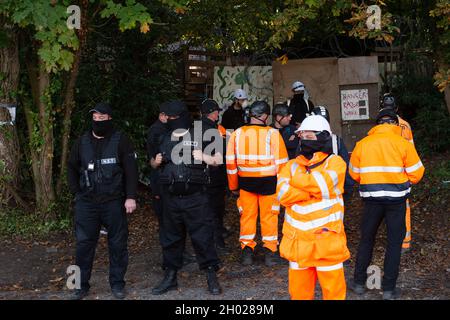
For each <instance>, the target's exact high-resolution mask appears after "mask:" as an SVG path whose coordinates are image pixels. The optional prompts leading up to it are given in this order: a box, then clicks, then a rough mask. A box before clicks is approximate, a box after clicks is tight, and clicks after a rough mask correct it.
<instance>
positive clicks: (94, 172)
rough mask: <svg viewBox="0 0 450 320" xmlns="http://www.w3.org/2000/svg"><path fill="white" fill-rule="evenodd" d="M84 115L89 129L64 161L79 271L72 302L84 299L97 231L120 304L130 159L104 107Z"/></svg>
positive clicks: (131, 186) (133, 174)
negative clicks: (104, 238) (104, 237)
mask: <svg viewBox="0 0 450 320" xmlns="http://www.w3.org/2000/svg"><path fill="white" fill-rule="evenodd" d="M90 113H91V114H92V130H90V131H88V132H86V133H85V134H83V136H82V137H81V138H80V139H78V140H77V141H76V143H75V144H74V145H73V147H72V150H71V154H70V159H69V161H68V172H67V174H68V182H69V187H70V190H71V191H72V192H73V193H74V194H75V195H76V197H75V233H76V240H77V244H76V264H77V265H78V266H79V267H80V270H81V289H77V290H76V291H75V294H74V296H73V299H82V298H83V297H85V296H86V295H87V294H88V291H89V287H90V286H89V279H90V277H91V270H92V264H93V261H94V256H95V248H96V246H97V241H98V237H99V232H100V228H101V226H104V227H106V229H107V230H108V247H109V262H110V269H109V283H110V286H111V290H112V293H113V295H114V296H115V297H116V298H119V299H123V298H124V297H125V290H124V287H125V281H124V276H125V272H126V270H127V267H128V247H127V240H128V222H127V217H126V213H131V212H133V211H134V210H135V209H136V200H135V199H136V191H137V181H138V171H137V164H136V156H135V152H134V150H133V146H132V144H131V142H130V140H129V139H128V138H127V137H126V136H125V135H124V134H122V133H121V132H119V131H116V130H115V129H114V128H113V125H112V122H111V121H112V120H111V119H112V118H111V107H110V106H109V105H108V104H105V103H99V104H97V105H96V106H95V108H94V109H92V110H91V111H90Z"/></svg>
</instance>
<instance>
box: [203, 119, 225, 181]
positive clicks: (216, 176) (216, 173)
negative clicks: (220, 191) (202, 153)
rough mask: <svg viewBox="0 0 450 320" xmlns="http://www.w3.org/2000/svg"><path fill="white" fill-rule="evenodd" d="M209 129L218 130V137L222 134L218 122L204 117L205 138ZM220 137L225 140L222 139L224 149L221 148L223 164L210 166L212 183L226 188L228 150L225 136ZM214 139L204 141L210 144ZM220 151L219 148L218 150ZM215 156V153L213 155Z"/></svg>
mask: <svg viewBox="0 0 450 320" xmlns="http://www.w3.org/2000/svg"><path fill="white" fill-rule="evenodd" d="M209 129H213V130H217V132H216V133H217V137H219V136H220V133H219V131H218V129H217V124H216V123H215V122H214V121H212V120H210V119H208V118H206V117H202V131H203V139H204V137H205V135H204V133H205V132H206V131H207V130H209ZM220 139H222V140H223V141H221V143H222V146H223V149H222V150H220V153H222V156H223V159H222V160H223V164H222V165H219V166H216V167H214V166H209V175H210V178H211V183H210V185H211V186H213V187H215V186H224V188H226V185H227V170H226V166H225V152H226V143H225V138H222V137H220ZM212 140H213V141H204V142H206V143H208V144H210V143H214V139H212ZM217 151H219V150H217ZM211 156H213V155H211Z"/></svg>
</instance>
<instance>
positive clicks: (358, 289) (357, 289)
mask: <svg viewBox="0 0 450 320" xmlns="http://www.w3.org/2000/svg"><path fill="white" fill-rule="evenodd" d="M348 288H349V289H350V290H352V291H353V292H354V293H356V294H357V295H362V294H364V293H365V292H366V286H365V285H363V284H359V283H355V281H354V280H350V282H349V284H348Z"/></svg>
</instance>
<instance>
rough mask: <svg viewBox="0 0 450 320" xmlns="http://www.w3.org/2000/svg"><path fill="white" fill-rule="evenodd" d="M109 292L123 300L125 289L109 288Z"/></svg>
mask: <svg viewBox="0 0 450 320" xmlns="http://www.w3.org/2000/svg"><path fill="white" fill-rule="evenodd" d="M111 292H112V294H113V296H114V298H116V299H119V300H123V299H125V296H126V294H125V289H124V288H111Z"/></svg>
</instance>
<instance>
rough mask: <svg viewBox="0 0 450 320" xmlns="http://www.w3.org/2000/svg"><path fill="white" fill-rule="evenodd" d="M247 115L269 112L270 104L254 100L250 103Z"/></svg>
mask: <svg viewBox="0 0 450 320" xmlns="http://www.w3.org/2000/svg"><path fill="white" fill-rule="evenodd" d="M248 112H249V116H250V117H260V116H262V115H263V114H267V115H269V114H270V106H269V104H268V103H267V102H265V101H262V100H260V101H255V102H253V103H252V105H251V106H250V107H249V111H248Z"/></svg>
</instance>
